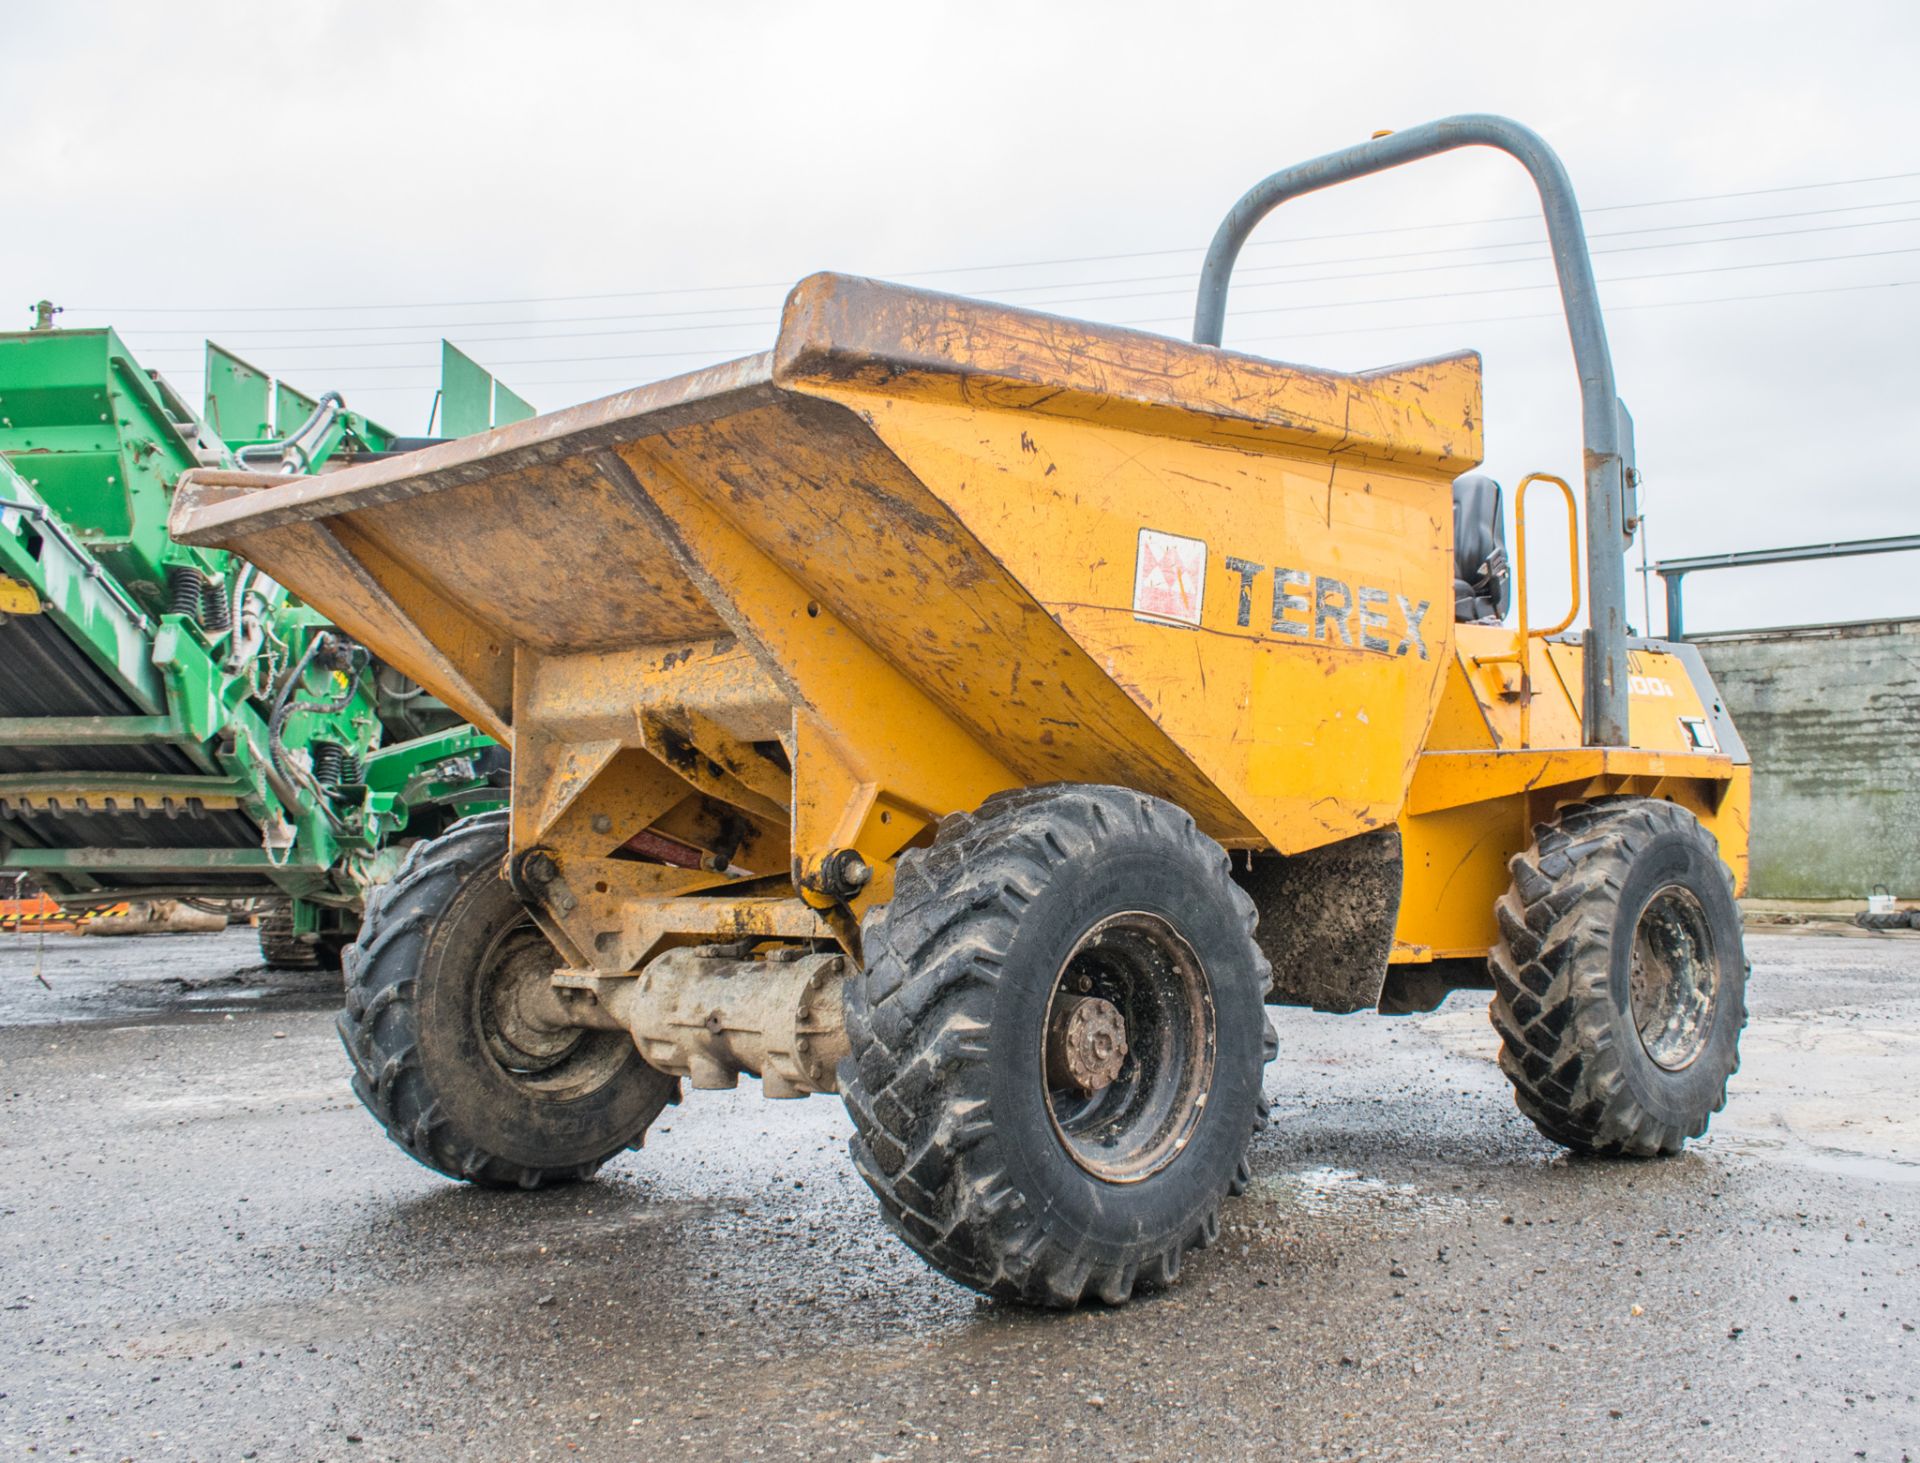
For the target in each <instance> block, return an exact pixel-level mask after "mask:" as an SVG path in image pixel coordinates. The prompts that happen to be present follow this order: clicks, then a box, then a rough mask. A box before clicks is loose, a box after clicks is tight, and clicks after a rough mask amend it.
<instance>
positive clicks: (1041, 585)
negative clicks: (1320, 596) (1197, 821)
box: [836, 360, 1474, 851]
mask: <svg viewBox="0 0 1920 1463" xmlns="http://www.w3.org/2000/svg"><path fill="white" fill-rule="evenodd" d="M1473 364H1474V363H1472V362H1471V361H1469V360H1463V361H1460V362H1455V363H1450V365H1449V369H1450V370H1454V371H1459V372H1470V371H1471V370H1472V369H1473ZM836 394H839V393H836ZM844 399H846V400H848V401H849V402H850V403H851V404H853V405H855V406H856V407H857V409H859V410H861V411H862V412H863V414H864V415H865V416H866V418H867V420H868V421H869V422H870V424H871V426H872V429H873V432H874V434H875V435H876V436H877V437H879V439H880V440H881V441H882V442H884V443H885V444H886V446H887V447H888V448H889V449H890V450H891V451H892V452H893V453H894V454H895V455H896V456H897V457H898V458H899V459H900V461H901V462H902V463H904V464H905V465H906V466H907V467H909V468H910V469H911V470H912V471H913V472H914V474H915V476H916V477H917V478H918V479H919V480H920V481H921V482H922V483H923V484H925V485H926V487H927V489H928V491H929V492H930V493H931V494H932V495H933V497H934V498H936V499H938V500H939V501H940V502H941V503H942V505H943V506H944V508H945V509H946V510H947V511H948V512H950V513H951V514H952V515H953V517H954V518H955V519H957V520H958V523H959V525H960V526H961V527H963V528H964V529H965V530H966V532H967V533H968V534H969V535H971V536H972V538H974V539H975V540H977V541H978V542H979V544H980V545H981V546H982V547H983V548H984V549H985V551H986V552H987V553H988V554H989V555H991V557H992V559H993V560H995V561H997V563H998V565H999V566H1000V567H1001V568H1002V569H1003V570H1004V571H1005V572H1006V573H1007V574H1009V575H1011V577H1012V578H1013V579H1014V580H1015V581H1017V582H1018V584H1019V585H1021V586H1022V587H1023V588H1024V589H1025V590H1026V592H1027V593H1028V594H1030V595H1031V596H1032V597H1033V599H1034V600H1035V601H1037V602H1038V604H1039V606H1040V607H1041V608H1042V609H1043V610H1045V611H1046V613H1047V614H1048V615H1049V616H1050V617H1051V618H1052V619H1053V620H1054V621H1055V622H1057V623H1058V625H1059V626H1060V627H1061V628H1062V629H1064V630H1065V631H1066V632H1067V633H1068V634H1069V635H1070V636H1071V637H1072V639H1073V641H1074V643H1075V644H1077V645H1078V646H1079V648H1080V649H1081V650H1082V651H1084V652H1085V654H1086V655H1087V656H1088V657H1090V658H1091V660H1092V661H1093V663H1094V664H1095V665H1097V666H1098V667H1099V669H1100V670H1101V671H1102V672H1103V673H1104V675H1105V677H1106V678H1107V679H1109V680H1110V681H1111V682H1112V683H1113V684H1115V685H1117V686H1118V687H1119V688H1120V689H1121V690H1123V691H1124V692H1125V693H1126V694H1127V696H1128V697H1129V698H1130V699H1131V700H1132V701H1133V703H1134V704H1135V705H1136V706H1137V707H1138V708H1139V709H1140V710H1141V711H1143V712H1144V713H1145V714H1146V715H1147V716H1148V717H1149V718H1151V720H1152V722H1153V724H1154V725H1155V726H1157V727H1158V728H1159V729H1160V730H1161V731H1162V732H1164V733H1165V734H1166V736H1167V738H1168V739H1169V740H1170V741H1171V742H1172V743H1173V744H1174V745H1175V746H1176V747H1177V748H1178V749H1179V751H1180V753H1182V754H1184V755H1185V756H1186V757H1188V758H1191V759H1192V761H1193V763H1194V764H1195V766H1196V767H1197V768H1198V770H1199V771H1200V772H1201V773H1202V774H1204V776H1205V777H1206V779H1207V780H1208V781H1209V782H1210V783H1211V784H1212V785H1213V786H1214V787H1216V788H1218V789H1219V790H1220V792H1221V793H1222V794H1223V795H1224V797H1225V798H1226V799H1227V800H1228V801H1229V802H1231V803H1232V804H1233V805H1234V806H1235V807H1236V808H1238V809H1240V810H1241V811H1242V812H1243V813H1244V814H1245V815H1246V817H1247V818H1248V819H1249V820H1250V821H1251V822H1252V823H1253V825H1254V826H1255V827H1256V828H1257V829H1258V831H1259V834H1260V842H1261V843H1262V844H1264V845H1265V846H1268V847H1273V848H1277V849H1281V850H1283V851H1294V850H1298V849H1302V848H1310V847H1315V846H1318V845H1319V844H1322V843H1325V842H1328V841H1330V840H1331V839H1333V838H1338V837H1345V836H1347V835H1350V834H1353V833H1358V832H1362V831H1364V830H1365V829H1368V828H1372V827H1378V826H1380V825H1382V824H1385V823H1389V822H1391V821H1392V820H1393V818H1394V816H1395V815H1396V814H1397V812H1398V811H1399V805H1400V800H1401V797H1402V795H1403V793H1404V790H1405V786H1406V782H1407V777H1408V773H1409V770H1410V768H1411V765H1412V761H1413V759H1414V758H1415V757H1416V756H1417V755H1418V752H1419V749H1420V746H1421V744H1422V741H1423V739H1424V737H1425V734H1426V729H1427V725H1428V722H1429V721H1430V720H1431V717H1432V714H1433V709H1434V705H1435V702H1436V701H1437V699H1438V693H1439V684H1440V677H1441V673H1442V671H1443V669H1444V667H1445V664H1446V662H1447V659H1448V656H1449V654H1450V650H1449V637H1450V634H1451V630H1452V614H1451V604H1452V570H1451V567H1450V566H1451V563H1452V548H1451V505H1452V498H1451V487H1450V477H1449V471H1450V470H1445V469H1430V468H1423V467H1414V466H1409V465H1398V466H1388V465H1384V464H1378V463H1370V462H1365V461H1357V462H1342V463H1338V464H1335V463H1332V462H1329V461H1328V460H1327V459H1326V457H1325V455H1324V454H1319V455H1316V456H1314V457H1308V456H1306V455H1305V454H1304V453H1301V452H1298V451H1296V450H1280V449H1277V448H1276V449H1269V450H1262V451H1251V450H1247V449H1245V448H1242V447H1237V446H1226V445H1219V444H1197V443H1195V442H1192V441H1190V440H1184V439H1181V438H1177V437H1169V436H1164V435H1158V434H1151V435H1150V434H1143V433H1141V432H1139V431H1134V430H1122V429H1121V428H1119V427H1116V426H1109V425H1107V424H1106V423H1105V420H1104V419H1101V420H1099V421H1097V422H1089V421H1087V420H1084V419H1082V418H1081V417H1080V416H1077V415H1058V416H1047V417H1044V418H1036V417H1035V416H1034V415H1033V414H1031V413H1026V412H1022V413H1014V414H1009V413H1006V412H1001V411H997V410H977V409H974V408H971V407H967V406H964V405H952V404H949V403H947V402H946V401H943V400H937V399H935V400H927V399H920V398H916V397H912V396H909V397H907V398H904V399H896V398H891V397H888V398H874V397H872V396H871V395H870V394H868V393H866V392H864V391H861V390H851V391H845V392H844ZM1056 400H1057V398H1056ZM1143 528H1144V529H1148V530H1155V531H1160V532H1164V533H1166V534H1169V535H1174V536H1178V537H1180V538H1184V539H1188V540H1192V541H1195V542H1197V543H1199V544H1201V545H1203V546H1204V548H1203V552H1202V554H1201V556H1200V564H1201V568H1200V582H1199V589H1200V593H1199V596H1198V599H1199V603H1198V606H1197V609H1198V617H1197V618H1198V623H1197V624H1193V625H1189V624H1185V623H1180V622H1177V621H1170V620H1167V619H1161V618H1154V617H1150V616H1148V615H1143V614H1142V613H1139V612H1138V611H1137V609H1136V593H1135V591H1136V577H1137V575H1138V573H1139V571H1140V567H1141V565H1140V556H1141V530H1142V529H1143ZM1236 566H1238V567H1236ZM1279 571H1294V573H1295V574H1297V576H1298V577H1297V578H1292V577H1290V578H1289V579H1288V580H1287V583H1286V584H1285V585H1283V586H1281V590H1280V593H1281V603H1280V604H1279V605H1276V602H1275V580H1276V574H1277V573H1278V572H1279ZM1317 586H1327V588H1326V590H1325V594H1326V599H1325V602H1324V604H1322V603H1317V602H1316V598H1317V597H1316V587H1317ZM1363 590H1364V591H1365V592H1366V593H1367V595H1368V603H1367V605H1366V606H1365V608H1366V609H1367V611H1368V619H1367V621H1366V623H1364V624H1363V623H1362V621H1361V618H1360V613H1359V612H1360V610H1361V608H1362V606H1361V604H1360V603H1359V602H1358V596H1359V594H1360V593H1361V592H1362V591H1363ZM1296 601H1297V603H1296ZM1403 605H1404V606H1411V607H1413V611H1412V619H1411V622H1410V616H1409V611H1408V610H1407V609H1406V608H1403ZM1336 608H1338V609H1342V610H1344V613H1343V614H1335V613H1333V611H1334V610H1335V609H1336ZM1276 610H1277V611H1278V613H1277V614H1276ZM1323 610H1324V611H1325V612H1324V613H1321V611H1323ZM1209 831H1214V830H1209ZM1216 836H1218V834H1217V833H1216ZM1234 841H1238V840H1234Z"/></svg>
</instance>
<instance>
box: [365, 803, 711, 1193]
mask: <svg viewBox="0 0 1920 1463" xmlns="http://www.w3.org/2000/svg"><path fill="white" fill-rule="evenodd" d="M506 852H507V813H506V810H505V809H501V810H499V811H497V812H491V813H482V814H480V815H479V816H478V817H474V818H469V819H466V820H465V821H463V822H461V823H457V824H455V825H454V826H453V827H452V828H451V829H449V830H448V831H447V832H446V833H445V834H443V835H442V836H440V837H439V838H436V839H433V840H431V841H429V842H423V843H417V844H415V845H414V846H413V847H412V848H411V849H410V850H409V851H408V853H407V859H406V862H405V863H404V864H403V865H402V866H401V869H400V873H399V875H398V876H397V877H396V878H395V879H394V880H393V881H392V882H391V883H388V884H383V885H381V886H379V887H378V888H376V889H375V890H374V891H373V893H372V894H371V896H369V898H368V900H367V909H366V916H365V920H364V922H363V923H362V925H361V927H360V938H359V940H358V941H357V942H356V943H355V944H353V945H351V946H349V947H348V949H347V952H346V975H347V1008H346V1010H345V1011H343V1012H341V1014H340V1019H339V1027H340V1040H341V1041H342V1042H343V1043H344V1044H345V1046H346V1049H347V1055H348V1056H350V1057H351V1058H352V1059H353V1090H354V1092H355V1094H356V1095H357V1096H358V1097H359V1098H360V1101H361V1102H363V1103H364V1104H366V1108H367V1111H369V1112H371V1113H372V1114H373V1115H374V1117H376V1118H377V1119H379V1121H380V1124H381V1126H382V1127H384V1128H385V1129H386V1131H387V1136H388V1137H389V1138H391V1139H393V1141H394V1142H395V1143H397V1144H399V1145H400V1146H401V1147H402V1148H404V1149H405V1150H406V1151H407V1152H408V1153H409V1154H411V1155H412V1156H413V1157H414V1158H416V1159H418V1160H419V1161H420V1162H421V1163H424V1164H425V1165H426V1166H427V1167H428V1168H431V1169H434V1170H436V1171H438V1172H440V1173H443V1174H445V1175H446V1176H447V1177H449V1178H455V1179H464V1180H466V1181H468V1182H470V1183H476V1184H482V1185H486V1186H489V1187H495V1188H523V1189H537V1188H541V1187H542V1186H544V1185H547V1184H555V1183H566V1182H569V1181H572V1180H576V1179H584V1178H587V1177H590V1176H591V1175H592V1174H593V1173H594V1171H595V1170H597V1169H598V1168H599V1167H600V1165H601V1164H603V1163H605V1162H606V1161H607V1160H608V1159H609V1158H611V1157H613V1155H614V1154H616V1153H618V1152H620V1151H621V1150H622V1149H624V1148H633V1147H638V1146H639V1143H640V1139H641V1136H642V1135H643V1134H644V1133H645V1132H646V1130H647V1127H648V1125H649V1124H651V1123H652V1122H653V1120H654V1118H656V1117H657V1116H659V1114H660V1110H661V1109H662V1108H663V1107H664V1106H665V1105H666V1104H667V1102H668V1101H669V1100H671V1099H672V1098H673V1096H674V1095H675V1094H676V1092H677V1091H678V1083H677V1082H675V1081H674V1079H672V1078H670V1077H667V1076H665V1075H663V1074H662V1073H660V1072H657V1071H655V1070H654V1069H653V1068H652V1067H649V1066H648V1065H647V1064H646V1063H645V1062H644V1061H642V1060H641V1058H640V1054H639V1052H638V1051H636V1050H635V1049H634V1045H633V1042H632V1040H631V1038H629V1037H628V1036H627V1034H626V1033H625V1032H622V1031H591V1030H580V1029H571V1028H563V1029H559V1030H555V1029H553V1028H551V1027H548V1026H543V1025H541V1024H540V1023H539V1022H537V1021H530V1020H528V1019H527V1014H526V1013H527V1012H528V1011H529V1010H530V1009H534V1008H535V1006H536V1003H537V1000H538V997H539V995H540V994H541V992H542V989H543V988H544V987H545V986H546V985H547V984H548V983H549V982H550V977H551V976H552V973H553V970H554V967H555V965H556V964H557V963H558V959H559V957H558V955H557V954H556V953H555V951H554V948H553V946H552V944H551V943H549V942H548V940H547V938H546V936H544V935H543V934H541V933H540V930H539V928H538V926H536V925H535V924H534V923H533V921H532V919H531V918H530V917H529V916H528V914H527V911H526V908H525V906H523V905H522V904H521V903H520V901H519V899H518V898H517V897H516V896H515V895H514V893H513V890H512V889H511V888H510V887H509V886H508V884H507V882H506V881H505V880H504V879H503V878H501V877H500V867H501V863H502V861H503V860H504V859H505V857H506Z"/></svg>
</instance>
